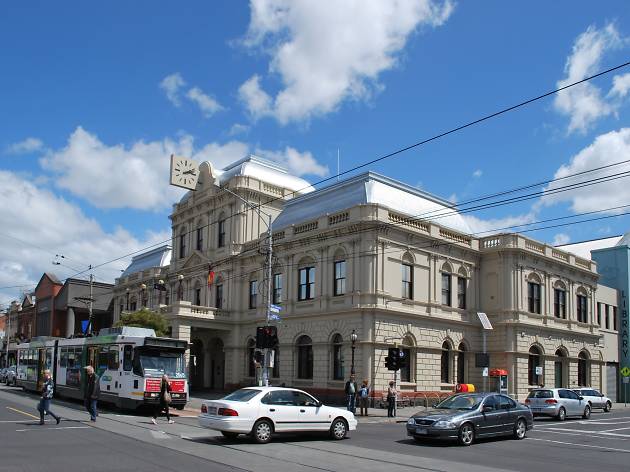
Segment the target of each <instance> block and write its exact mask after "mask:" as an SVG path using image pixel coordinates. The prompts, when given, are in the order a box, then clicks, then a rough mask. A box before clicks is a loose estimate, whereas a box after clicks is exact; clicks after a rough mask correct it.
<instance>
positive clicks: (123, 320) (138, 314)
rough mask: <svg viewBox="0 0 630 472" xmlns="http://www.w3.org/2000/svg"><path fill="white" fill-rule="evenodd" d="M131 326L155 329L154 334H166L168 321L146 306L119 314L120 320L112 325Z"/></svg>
mask: <svg viewBox="0 0 630 472" xmlns="http://www.w3.org/2000/svg"><path fill="white" fill-rule="evenodd" d="M114 326H116V327H119V326H133V327H136V328H150V329H154V330H155V335H156V336H167V335H168V323H167V322H166V319H165V318H164V316H162V315H161V314H160V313H156V312H155V311H151V310H149V309H147V308H142V309H141V310H138V311H134V312H133V313H124V314H123V315H121V316H120V320H119V321H117V322H116V324H115V325H114Z"/></svg>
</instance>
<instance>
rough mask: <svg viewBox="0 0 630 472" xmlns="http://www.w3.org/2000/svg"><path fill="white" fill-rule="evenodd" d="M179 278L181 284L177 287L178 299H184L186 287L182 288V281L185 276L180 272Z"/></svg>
mask: <svg viewBox="0 0 630 472" xmlns="http://www.w3.org/2000/svg"><path fill="white" fill-rule="evenodd" d="M177 280H179V286H178V287H177V299H178V301H180V302H181V301H182V300H183V299H184V289H183V288H182V282H183V281H184V276H183V275H182V274H179V275H178V276H177Z"/></svg>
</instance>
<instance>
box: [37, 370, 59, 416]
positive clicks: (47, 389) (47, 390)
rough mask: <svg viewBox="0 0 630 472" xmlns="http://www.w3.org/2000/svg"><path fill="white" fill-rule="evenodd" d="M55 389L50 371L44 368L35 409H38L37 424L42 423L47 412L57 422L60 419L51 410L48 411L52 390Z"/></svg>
mask: <svg viewBox="0 0 630 472" xmlns="http://www.w3.org/2000/svg"><path fill="white" fill-rule="evenodd" d="M54 391H55V384H54V383H53V379H52V377H51V376H50V371H49V370H48V369H46V370H45V371H44V385H43V387H42V398H41V399H40V400H39V405H38V406H37V409H38V410H39V424H44V415H45V414H49V415H50V416H52V417H53V418H55V420H56V421H57V424H59V422H60V421H61V418H59V417H58V416H57V415H55V414H54V413H53V412H52V411H50V401H51V400H52V397H53V392H54Z"/></svg>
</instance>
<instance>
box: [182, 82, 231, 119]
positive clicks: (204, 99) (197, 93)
mask: <svg viewBox="0 0 630 472" xmlns="http://www.w3.org/2000/svg"><path fill="white" fill-rule="evenodd" d="M186 97H187V98H188V99H189V100H190V101H191V102H193V103H195V104H196V105H197V106H198V107H199V109H200V110H201V112H202V113H203V114H204V116H205V117H206V118H209V117H210V116H212V115H214V114H215V113H216V112H218V111H220V110H222V109H223V107H222V106H221V105H220V104H219V102H217V101H216V100H215V99H214V98H212V97H211V96H209V95H206V94H205V93H203V91H202V90H201V89H200V88H199V87H193V88H191V89H190V90H189V91H188V93H187V94H186Z"/></svg>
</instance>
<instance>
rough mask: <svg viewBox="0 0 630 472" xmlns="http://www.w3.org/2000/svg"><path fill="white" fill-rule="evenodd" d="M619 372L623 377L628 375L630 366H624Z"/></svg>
mask: <svg viewBox="0 0 630 472" xmlns="http://www.w3.org/2000/svg"><path fill="white" fill-rule="evenodd" d="M620 372H621V375H623V376H624V377H630V367H628V366H625V367H624V368H623V369H621V371H620Z"/></svg>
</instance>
